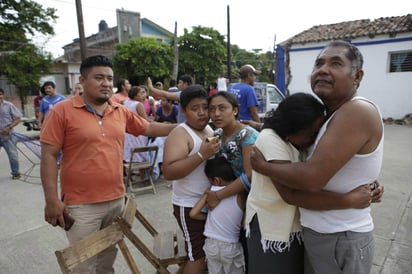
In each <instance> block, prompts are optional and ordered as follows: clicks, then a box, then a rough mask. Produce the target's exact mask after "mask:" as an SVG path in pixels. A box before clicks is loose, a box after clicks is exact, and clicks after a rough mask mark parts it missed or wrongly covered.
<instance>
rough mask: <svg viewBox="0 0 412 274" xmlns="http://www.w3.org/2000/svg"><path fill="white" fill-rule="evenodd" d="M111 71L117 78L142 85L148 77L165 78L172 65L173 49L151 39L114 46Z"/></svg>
mask: <svg viewBox="0 0 412 274" xmlns="http://www.w3.org/2000/svg"><path fill="white" fill-rule="evenodd" d="M115 48H116V53H115V55H113V69H114V73H115V75H117V76H120V77H123V78H127V79H129V80H131V81H132V82H133V83H144V81H145V80H146V79H147V77H148V76H151V77H153V78H167V77H169V76H170V74H171V71H172V65H173V48H172V47H171V46H168V45H166V44H164V43H159V42H157V41H156V40H155V39H153V38H143V37H142V38H133V39H130V40H129V41H127V42H126V43H123V44H117V45H116V46H115Z"/></svg>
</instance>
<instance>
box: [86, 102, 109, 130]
mask: <svg viewBox="0 0 412 274" xmlns="http://www.w3.org/2000/svg"><path fill="white" fill-rule="evenodd" d="M83 99H84V101H85V103H86V109H87V110H88V111H90V112H92V113H93V116H94V117H95V118H96V121H97V125H98V126H99V128H100V134H101V135H102V137H104V136H105V134H104V128H103V113H104V110H103V112H102V114H100V113H98V112H97V110H95V109H94V108H93V107H92V106H91V105H90V104H89V103H88V102H87V100H86V98H84V97H83Z"/></svg>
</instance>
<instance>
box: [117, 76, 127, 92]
mask: <svg viewBox="0 0 412 274" xmlns="http://www.w3.org/2000/svg"><path fill="white" fill-rule="evenodd" d="M125 83H126V79H119V80H117V82H116V88H117V90H116V93H119V92H121V91H122V86H124V85H125Z"/></svg>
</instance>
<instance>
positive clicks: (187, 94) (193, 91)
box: [180, 85, 209, 109]
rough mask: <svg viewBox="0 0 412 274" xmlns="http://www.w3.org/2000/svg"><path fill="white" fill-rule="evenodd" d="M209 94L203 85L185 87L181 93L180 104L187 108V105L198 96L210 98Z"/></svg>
mask: <svg viewBox="0 0 412 274" xmlns="http://www.w3.org/2000/svg"><path fill="white" fill-rule="evenodd" d="M208 97H209V95H208V94H207V91H206V90H205V88H204V87H203V86H201V85H193V86H188V87H187V88H185V89H184V90H183V91H182V93H181V94H180V106H181V107H182V109H186V107H187V105H188V104H189V103H190V101H192V100H193V99H196V98H202V99H206V100H207V99H208Z"/></svg>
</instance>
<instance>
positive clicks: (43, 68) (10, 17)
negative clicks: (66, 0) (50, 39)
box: [0, 0, 57, 103]
mask: <svg viewBox="0 0 412 274" xmlns="http://www.w3.org/2000/svg"><path fill="white" fill-rule="evenodd" d="M55 12H56V10H55V9H52V8H46V9H43V7H42V5H40V4H38V3H36V2H34V1H30V0H20V1H17V0H2V1H1V2H0V61H1V64H2V65H1V66H0V74H2V75H5V76H6V77H7V79H8V81H9V82H10V83H11V84H14V85H15V86H16V87H17V89H18V93H19V95H20V97H21V99H22V102H23V103H24V101H25V100H24V99H25V98H24V97H25V96H26V95H28V94H29V92H30V91H32V90H35V89H37V88H38V86H39V79H40V77H41V76H42V75H44V74H46V73H48V72H49V68H50V65H51V61H52V60H51V55H50V54H45V53H42V52H41V51H40V50H39V49H38V48H37V47H36V46H35V45H34V44H33V43H32V41H31V39H30V37H29V36H31V37H34V36H36V35H38V34H43V35H53V34H54V30H53V27H52V26H51V25H50V21H53V20H55V19H56V18H57V16H56V15H55Z"/></svg>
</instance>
